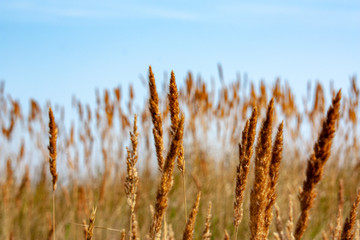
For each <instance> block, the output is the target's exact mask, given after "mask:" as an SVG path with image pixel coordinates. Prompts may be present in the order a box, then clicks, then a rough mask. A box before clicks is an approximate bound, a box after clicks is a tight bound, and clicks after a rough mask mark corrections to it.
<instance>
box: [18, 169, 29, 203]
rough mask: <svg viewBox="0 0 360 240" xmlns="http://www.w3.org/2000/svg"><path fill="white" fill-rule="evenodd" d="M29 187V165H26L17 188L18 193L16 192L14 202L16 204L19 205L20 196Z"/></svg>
mask: <svg viewBox="0 0 360 240" xmlns="http://www.w3.org/2000/svg"><path fill="white" fill-rule="evenodd" d="M29 187H30V177H29V166H28V165H26V169H25V173H24V176H23V177H22V180H21V184H20V187H19V190H18V193H17V194H16V204H17V206H20V202H21V198H22V196H23V195H24V194H25V195H26V192H25V191H26V190H27V189H28V188H29Z"/></svg>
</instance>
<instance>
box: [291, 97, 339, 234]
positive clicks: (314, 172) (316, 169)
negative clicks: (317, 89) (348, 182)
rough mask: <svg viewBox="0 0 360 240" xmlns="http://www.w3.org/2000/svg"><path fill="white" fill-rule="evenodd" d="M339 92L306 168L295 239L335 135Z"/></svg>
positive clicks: (305, 221)
mask: <svg viewBox="0 0 360 240" xmlns="http://www.w3.org/2000/svg"><path fill="white" fill-rule="evenodd" d="M340 100H341V90H340V91H339V92H338V93H337V94H336V96H335V98H334V99H333V101H332V105H331V107H330V108H329V110H328V112H327V116H326V120H325V121H324V122H323V125H322V129H321V132H320V135H319V138H318V141H317V142H316V144H315V146H314V152H313V153H312V154H311V156H310V158H309V160H308V162H307V168H306V179H305V181H304V182H303V187H302V191H301V193H300V195H299V201H300V208H301V215H300V217H299V219H298V221H297V223H296V228H295V238H296V240H300V239H301V237H302V236H303V234H304V232H305V229H306V227H307V225H308V221H309V212H310V209H311V207H312V205H313V202H314V199H315V197H316V192H315V186H316V184H317V183H318V182H319V181H320V179H321V177H322V172H323V168H324V165H325V163H326V161H327V160H328V158H329V156H330V150H331V145H332V141H333V138H334V135H335V126H336V123H337V121H338V119H339V117H340V114H339V112H340Z"/></svg>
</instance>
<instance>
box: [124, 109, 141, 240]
mask: <svg viewBox="0 0 360 240" xmlns="http://www.w3.org/2000/svg"><path fill="white" fill-rule="evenodd" d="M138 135H139V133H138V131H137V116H136V115H135V116H134V127H133V132H130V140H131V145H132V149H131V150H129V149H128V148H127V149H126V150H127V158H126V166H127V168H126V170H127V175H126V179H125V193H126V196H127V203H128V205H129V207H130V235H131V236H130V238H131V239H133V237H134V233H136V230H135V229H134V228H135V227H136V226H134V225H133V223H135V222H136V218H135V214H134V211H135V204H136V191H137V185H138V182H139V177H138V172H137V170H136V167H135V165H136V163H137V160H138V154H137V145H138Z"/></svg>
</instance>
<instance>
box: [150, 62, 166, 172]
mask: <svg viewBox="0 0 360 240" xmlns="http://www.w3.org/2000/svg"><path fill="white" fill-rule="evenodd" d="M149 89H150V99H149V109H150V113H151V119H152V122H153V125H154V127H153V135H154V141H155V148H156V156H157V160H158V165H159V170H160V171H162V170H163V168H164V156H163V151H164V142H163V141H164V140H163V130H162V120H161V113H160V110H159V97H158V93H157V91H156V84H155V77H154V74H153V72H152V69H151V66H149Z"/></svg>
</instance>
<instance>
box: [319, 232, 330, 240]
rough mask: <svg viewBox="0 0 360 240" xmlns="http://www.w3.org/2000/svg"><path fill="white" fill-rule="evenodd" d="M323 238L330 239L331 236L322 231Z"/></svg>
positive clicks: (324, 239)
mask: <svg viewBox="0 0 360 240" xmlns="http://www.w3.org/2000/svg"><path fill="white" fill-rule="evenodd" d="M321 239H322V240H328V239H329V238H328V235H327V234H326V232H322V233H321Z"/></svg>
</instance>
